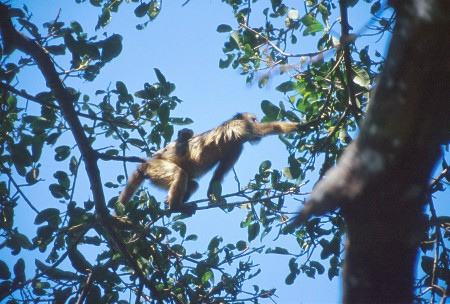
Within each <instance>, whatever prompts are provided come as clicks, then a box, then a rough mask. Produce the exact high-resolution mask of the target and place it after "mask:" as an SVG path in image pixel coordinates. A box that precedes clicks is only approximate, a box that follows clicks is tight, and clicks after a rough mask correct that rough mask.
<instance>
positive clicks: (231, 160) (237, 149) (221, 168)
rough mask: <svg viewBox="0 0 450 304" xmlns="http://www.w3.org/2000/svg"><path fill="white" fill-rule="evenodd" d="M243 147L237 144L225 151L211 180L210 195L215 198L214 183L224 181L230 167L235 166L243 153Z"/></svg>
mask: <svg viewBox="0 0 450 304" xmlns="http://www.w3.org/2000/svg"><path fill="white" fill-rule="evenodd" d="M242 148H243V145H242V144H237V145H235V146H234V147H232V149H231V150H229V151H227V152H226V153H225V156H224V158H223V159H222V160H220V162H219V165H218V166H217V168H216V170H215V171H214V175H213V177H212V178H211V181H210V182H209V187H208V197H210V198H212V199H215V198H214V194H213V186H214V183H216V182H218V183H222V180H223V178H224V176H225V174H227V173H228V171H230V169H231V168H232V167H233V166H234V164H235V163H236V161H237V160H238V158H239V156H240V155H241V152H242Z"/></svg>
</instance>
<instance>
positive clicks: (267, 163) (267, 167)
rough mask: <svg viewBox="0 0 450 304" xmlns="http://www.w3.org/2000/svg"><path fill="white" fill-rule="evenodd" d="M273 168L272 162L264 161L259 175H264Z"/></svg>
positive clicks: (260, 166)
mask: <svg viewBox="0 0 450 304" xmlns="http://www.w3.org/2000/svg"><path fill="white" fill-rule="evenodd" d="M271 166H272V163H271V162H270V160H265V161H263V162H262V163H261V164H260V165H259V173H260V174H262V173H264V172H266V171H267V170H269V169H270V167H271Z"/></svg>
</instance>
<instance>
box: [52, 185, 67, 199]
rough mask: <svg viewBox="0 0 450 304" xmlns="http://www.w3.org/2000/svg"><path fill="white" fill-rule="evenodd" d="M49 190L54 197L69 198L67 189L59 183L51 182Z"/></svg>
mask: <svg viewBox="0 0 450 304" xmlns="http://www.w3.org/2000/svg"><path fill="white" fill-rule="evenodd" d="M48 188H49V190H50V192H51V194H52V195H53V197H54V198H63V197H64V198H67V197H68V194H67V191H66V188H64V187H63V186H61V185H59V184H51V185H50V186H49V187H48Z"/></svg>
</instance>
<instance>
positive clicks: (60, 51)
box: [45, 44, 66, 56]
mask: <svg viewBox="0 0 450 304" xmlns="http://www.w3.org/2000/svg"><path fill="white" fill-rule="evenodd" d="M45 49H46V50H47V51H48V52H49V53H50V54H53V55H56V56H57V55H64V54H65V53H66V45H65V44H59V45H47V46H46V47H45Z"/></svg>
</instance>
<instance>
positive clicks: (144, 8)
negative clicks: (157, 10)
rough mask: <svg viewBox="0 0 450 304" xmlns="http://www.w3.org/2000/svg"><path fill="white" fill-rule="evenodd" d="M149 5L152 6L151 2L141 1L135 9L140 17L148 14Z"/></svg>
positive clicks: (135, 12)
mask: <svg viewBox="0 0 450 304" xmlns="http://www.w3.org/2000/svg"><path fill="white" fill-rule="evenodd" d="M149 7H150V4H149V3H145V2H144V3H141V4H139V5H138V6H137V7H136V9H135V10H134V14H135V15H136V17H138V18H142V17H144V16H145V15H146V14H147V12H148V9H149Z"/></svg>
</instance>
